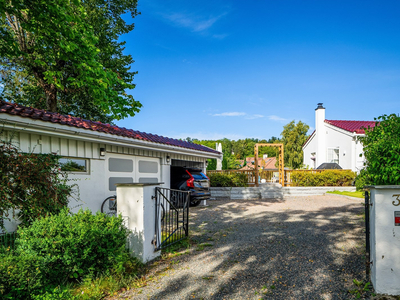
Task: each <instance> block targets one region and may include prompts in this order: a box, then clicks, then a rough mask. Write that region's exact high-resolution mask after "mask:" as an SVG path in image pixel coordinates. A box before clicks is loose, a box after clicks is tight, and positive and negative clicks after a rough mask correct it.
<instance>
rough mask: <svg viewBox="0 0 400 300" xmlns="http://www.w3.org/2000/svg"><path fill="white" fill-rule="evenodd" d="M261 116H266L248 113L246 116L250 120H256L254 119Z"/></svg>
mask: <svg viewBox="0 0 400 300" xmlns="http://www.w3.org/2000/svg"><path fill="white" fill-rule="evenodd" d="M259 118H264V116H263V115H257V114H256V115H248V116H246V119H248V120H254V119H259Z"/></svg>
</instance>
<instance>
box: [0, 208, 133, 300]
mask: <svg viewBox="0 0 400 300" xmlns="http://www.w3.org/2000/svg"><path fill="white" fill-rule="evenodd" d="M123 222H124V221H123V219H122V217H121V216H119V217H109V216H107V215H105V214H102V213H100V212H98V213H97V214H96V215H93V214H92V213H91V212H90V211H88V210H86V211H83V210H81V211H79V212H78V213H77V214H74V215H70V214H69V211H68V209H66V208H65V209H63V210H62V211H61V212H60V213H59V214H58V215H49V216H47V217H45V218H42V219H40V220H35V221H34V222H33V223H32V225H31V226H29V227H26V228H23V229H20V230H19V237H18V238H17V241H16V249H15V251H11V252H10V253H8V254H4V253H3V254H0V255H2V257H1V259H0V296H3V298H4V297H5V295H9V296H11V297H14V298H17V299H29V298H30V297H31V296H32V295H41V294H44V295H47V296H46V297H44V298H43V297H40V296H35V297H34V298H35V299H59V298H57V297H60V295H61V296H62V295H65V297H67V296H68V295H69V293H68V292H67V291H65V289H57V288H56V287H57V286H63V285H65V283H67V282H77V280H80V281H81V280H83V281H90V282H93V280H94V278H95V276H97V275H98V274H103V277H102V278H103V279H104V278H105V277H107V276H110V275H115V276H116V277H118V276H122V274H123V273H124V272H129V271H130V269H135V268H136V266H135V264H137V261H136V260H134V259H132V258H130V256H129V254H128V252H127V251H126V249H125V245H126V237H127V235H128V232H127V229H125V227H123ZM68 297H69V296H68ZM14 298H13V299H14ZM62 299H69V298H62Z"/></svg>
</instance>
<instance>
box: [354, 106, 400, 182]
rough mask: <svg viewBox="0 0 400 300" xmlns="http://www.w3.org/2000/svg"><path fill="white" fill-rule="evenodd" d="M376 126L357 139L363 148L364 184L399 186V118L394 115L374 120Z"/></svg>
mask: <svg viewBox="0 0 400 300" xmlns="http://www.w3.org/2000/svg"><path fill="white" fill-rule="evenodd" d="M375 120H376V121H377V123H376V125H375V127H374V128H372V129H366V130H365V136H364V137H359V140H360V141H361V142H362V144H363V146H364V155H365V159H366V164H365V174H363V176H365V183H366V184H367V185H398V184H400V159H399V158H400V117H399V116H396V115H395V114H392V115H389V116H387V115H383V116H380V117H378V118H377V119H375Z"/></svg>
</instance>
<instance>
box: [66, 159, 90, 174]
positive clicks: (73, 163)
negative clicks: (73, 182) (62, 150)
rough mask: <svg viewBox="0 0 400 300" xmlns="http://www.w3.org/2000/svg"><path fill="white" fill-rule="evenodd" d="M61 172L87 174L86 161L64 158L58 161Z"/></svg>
mask: <svg viewBox="0 0 400 300" xmlns="http://www.w3.org/2000/svg"><path fill="white" fill-rule="evenodd" d="M59 162H60V165H61V171H67V172H74V173H87V172H88V171H89V166H88V160H87V159H84V158H71V157H64V158H60V160H59Z"/></svg>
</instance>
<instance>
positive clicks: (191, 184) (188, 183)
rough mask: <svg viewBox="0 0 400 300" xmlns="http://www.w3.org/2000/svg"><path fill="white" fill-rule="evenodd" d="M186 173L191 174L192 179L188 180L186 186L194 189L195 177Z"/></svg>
mask: <svg viewBox="0 0 400 300" xmlns="http://www.w3.org/2000/svg"><path fill="white" fill-rule="evenodd" d="M186 173H188V174H189V176H190V178H189V179H188V180H186V185H187V187H192V188H194V177H193V176H192V174H190V173H189V171H188V170H186Z"/></svg>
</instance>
